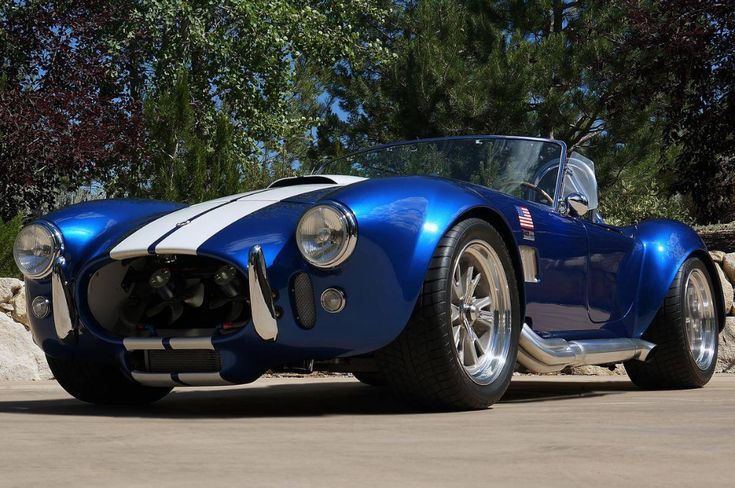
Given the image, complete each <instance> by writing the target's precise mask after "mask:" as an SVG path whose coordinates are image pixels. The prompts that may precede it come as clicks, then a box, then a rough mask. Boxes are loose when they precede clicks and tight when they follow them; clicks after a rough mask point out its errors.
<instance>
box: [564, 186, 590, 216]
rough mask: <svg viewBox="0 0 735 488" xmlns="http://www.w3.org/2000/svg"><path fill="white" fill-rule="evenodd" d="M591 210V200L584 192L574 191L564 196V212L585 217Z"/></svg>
mask: <svg viewBox="0 0 735 488" xmlns="http://www.w3.org/2000/svg"><path fill="white" fill-rule="evenodd" d="M589 211H590V206H589V200H588V199H587V197H586V196H585V195H583V194H582V193H578V192H574V193H570V194H569V195H567V196H566V197H564V208H563V210H562V213H563V214H566V215H570V216H572V217H584V215H585V214H586V213H587V212H589Z"/></svg>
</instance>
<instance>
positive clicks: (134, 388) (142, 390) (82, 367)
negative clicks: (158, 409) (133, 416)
mask: <svg viewBox="0 0 735 488" xmlns="http://www.w3.org/2000/svg"><path fill="white" fill-rule="evenodd" d="M46 359H47V360H48V365H49V367H50V368H51V372H52V373H53V374H54V376H55V377H56V381H58V382H59V384H60V385H61V387H62V388H64V390H66V391H67V393H69V394H70V395H71V396H73V397H74V398H76V399H77V400H81V401H83V402H88V403H96V404H99V405H143V404H147V403H153V402H155V401H158V400H160V399H161V398H163V397H165V396H166V395H168V393H169V392H170V391H171V388H156V387H150V386H143V385H140V384H138V383H136V382H134V381H133V380H131V379H129V378H128V377H126V376H125V375H124V374H123V373H122V371H120V369H119V368H116V367H115V366H111V365H108V364H98V363H89V362H86V361H75V360H68V359H56V358H52V357H50V356H46Z"/></svg>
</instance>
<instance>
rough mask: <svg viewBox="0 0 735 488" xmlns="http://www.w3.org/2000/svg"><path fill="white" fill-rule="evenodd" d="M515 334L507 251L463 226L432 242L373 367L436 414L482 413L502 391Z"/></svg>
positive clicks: (491, 232)
mask: <svg viewBox="0 0 735 488" xmlns="http://www.w3.org/2000/svg"><path fill="white" fill-rule="evenodd" d="M520 331H521V317H520V298H519V293H518V284H517V282H516V278H515V272H514V268H513V264H512V261H511V258H510V253H509V252H508V248H507V247H506V245H505V242H504V241H503V238H502V237H501V235H500V234H499V233H498V231H497V230H496V229H495V228H494V227H493V226H491V225H490V224H488V223H487V222H485V221H483V220H480V219H474V218H473V219H468V220H465V221H462V222H460V223H458V224H457V225H455V226H454V227H453V228H452V229H451V230H449V231H448V232H447V233H446V234H445V235H444V237H443V238H442V240H441V241H440V243H439V245H438V246H437V248H436V251H435V252H434V256H433V258H432V260H431V264H430V266H429V270H428V272H427V275H426V278H425V281H424V284H423V288H422V290H421V295H420V296H419V299H418V302H417V304H416V307H415V309H414V312H413V315H412V316H411V319H410V321H409V323H408V324H407V326H406V328H405V329H404V331H403V332H402V333H401V335H400V336H399V337H398V339H396V340H395V341H394V342H393V343H391V344H390V345H389V346H387V347H386V348H384V349H383V350H381V351H380V352H379V353H378V354H377V360H378V363H379V366H380V368H381V370H382V371H383V372H384V374H385V378H386V380H387V382H388V384H389V386H391V388H392V390H393V391H394V392H395V393H396V394H397V395H398V396H399V397H401V398H404V399H406V400H409V401H411V402H414V403H418V404H420V405H421V406H423V407H427V408H431V409H438V410H468V409H482V408H487V407H488V406H489V405H491V404H493V403H495V402H497V401H498V400H499V399H500V398H501V397H502V395H503V394H504V393H505V391H506V389H507V388H508V384H509V383H510V380H511V377H512V375H513V369H514V366H515V362H516V355H517V352H518V338H519V335H520Z"/></svg>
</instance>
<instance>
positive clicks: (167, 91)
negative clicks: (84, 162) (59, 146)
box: [105, 0, 384, 200]
mask: <svg viewBox="0 0 735 488" xmlns="http://www.w3.org/2000/svg"><path fill="white" fill-rule="evenodd" d="M120 8H122V9H123V11H124V15H121V21H120V22H119V23H117V24H116V27H115V29H112V30H110V31H109V32H107V34H106V37H105V39H106V44H107V46H108V49H109V51H110V53H111V62H110V69H111V70H112V71H113V72H114V74H115V77H116V79H118V80H119V83H120V86H121V87H123V88H124V90H125V91H126V92H127V93H130V95H131V96H132V97H133V98H134V99H136V100H138V101H140V103H141V104H142V106H144V107H145V108H144V117H143V118H144V120H145V123H144V127H145V128H146V129H147V131H148V132H147V134H146V141H145V144H144V149H143V152H142V153H141V155H140V158H139V159H138V161H136V162H134V163H132V164H127V163H126V164H123V165H121V166H117V167H113V169H112V171H111V173H110V174H111V175H113V176H117V178H115V179H114V180H113V181H112V183H111V184H110V185H109V188H108V189H109V190H110V192H111V193H117V194H152V195H160V196H164V197H167V198H168V197H175V198H181V197H182V196H185V197H186V199H187V200H194V199H196V198H198V196H199V195H200V194H205V195H208V194H210V193H211V194H214V193H216V192H218V191H224V188H231V187H232V186H233V185H232V184H233V181H234V175H236V176H237V178H236V179H237V182H238V186H240V187H241V188H243V189H247V188H253V187H258V186H262V185H263V184H264V183H265V182H267V181H270V180H271V179H273V178H275V177H278V176H282V175H287V174H291V173H292V169H291V162H292V160H293V159H294V157H296V158H298V152H299V151H300V150H301V151H303V146H304V144H305V143H306V144H309V143H310V141H311V138H310V134H311V132H312V131H313V129H314V124H315V123H316V120H315V117H314V114H313V109H314V108H315V107H316V106H315V105H314V99H315V98H316V96H318V92H319V88H318V86H319V84H320V76H321V75H323V74H324V73H325V72H327V71H329V70H330V69H331V68H332V67H333V66H335V65H337V64H339V63H342V62H349V63H353V64H355V65H359V64H361V63H362V62H363V61H362V60H363V59H365V58H367V57H369V58H371V59H374V60H379V59H380V58H381V57H382V56H383V55H384V51H383V49H382V47H381V45H380V43H379V42H373V41H368V40H365V39H364V37H363V36H362V34H361V32H360V31H359V30H358V27H355V26H362V25H364V24H365V23H373V22H377V23H380V22H381V21H382V17H383V11H382V9H380V8H378V7H377V6H376V5H375V4H374V2H372V1H370V0H351V1H335V2H323V1H321V0H307V1H303V0H299V1H296V0H229V1H226V2H220V1H216V2H215V1H204V2H199V1H188V0H157V1H144V2H131V3H125V2H123V3H122V4H121V7H120ZM182 73H183V74H184V75H185V79H186V88H187V92H186V94H183V93H181V91H180V88H181V87H180V84H181V83H182V81H181V75H182ZM176 87H178V88H176ZM177 92H178V95H176V93H177ZM177 98H178V99H179V101H178V102H177V103H175V100H176V99H177ZM182 98H187V99H188V103H185V102H184V101H183V100H182ZM175 107H178V108H175ZM186 132H192V133H193V134H194V135H193V136H192V138H189V137H188V136H185V133H186ZM218 148H221V149H222V150H223V151H224V152H223V153H222V154H219V149H218ZM166 158H168V160H167V159H166ZM212 158H214V159H212ZM233 161H237V166H238V167H237V168H236V172H233V171H232V170H233V164H232V162H233ZM213 163H216V164H219V165H220V166H221V165H224V168H225V169H226V174H225V175H219V174H218V171H219V170H218V168H217V167H212V166H211V165H212V164H213ZM215 166H216V165H215ZM204 167H206V168H208V169H207V170H204V169H203V168H204ZM215 174H216V175H218V178H219V179H220V180H221V181H219V182H218V184H215V185H210V177H211V176H212V175H215ZM204 182H206V185H207V188H208V190H207V191H198V190H196V189H197V188H200V187H201V185H202V183H204ZM160 184H163V187H164V188H163V189H158V188H157V187H158V185H160Z"/></svg>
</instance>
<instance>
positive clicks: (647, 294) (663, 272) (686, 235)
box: [632, 220, 725, 337]
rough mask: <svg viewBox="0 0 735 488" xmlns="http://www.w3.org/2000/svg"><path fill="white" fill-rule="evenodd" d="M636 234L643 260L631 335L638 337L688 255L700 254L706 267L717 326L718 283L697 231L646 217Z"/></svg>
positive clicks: (720, 298) (721, 309) (720, 305)
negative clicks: (713, 295) (712, 287)
mask: <svg viewBox="0 0 735 488" xmlns="http://www.w3.org/2000/svg"><path fill="white" fill-rule="evenodd" d="M637 237H638V239H640V241H641V243H642V244H643V261H642V266H641V275H640V282H639V286H638V300H637V313H636V317H635V321H634V323H633V330H632V337H640V336H641V335H643V333H644V332H645V331H646V329H648V326H649V325H650V324H651V322H653V319H654V317H655V316H656V312H658V309H659V308H660V307H661V305H662V304H663V302H664V298H665V297H666V293H667V292H668V290H669V288H670V287H671V284H672V283H673V281H674V278H675V277H676V274H677V273H678V272H679V268H681V266H682V265H683V264H684V262H685V261H686V260H687V259H688V258H689V257H691V256H696V257H698V258H700V259H701V260H702V261H703V262H704V263H705V265H706V266H707V269H708V270H709V271H710V276H711V277H712V284H713V286H714V288H715V290H714V292H715V300H716V305H717V317H718V322H719V324H720V329H721V328H722V326H723V324H724V321H725V320H724V319H725V305H724V299H723V296H722V286H721V284H720V280H719V276H718V274H717V270H716V268H715V264H714V262H713V261H712V258H711V257H710V256H709V253H708V252H707V247H706V246H705V244H704V242H702V239H701V238H700V237H699V236H698V235H697V233H696V232H695V231H694V230H693V229H692V228H691V227H689V226H687V225H684V224H682V223H681V222H676V221H673V220H650V221H646V222H643V223H641V224H639V225H638V234H637Z"/></svg>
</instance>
